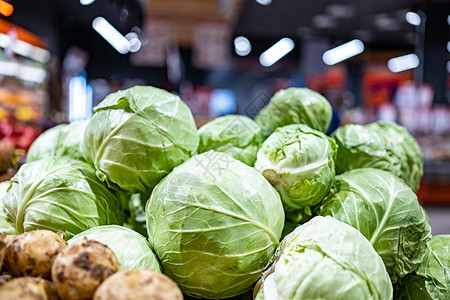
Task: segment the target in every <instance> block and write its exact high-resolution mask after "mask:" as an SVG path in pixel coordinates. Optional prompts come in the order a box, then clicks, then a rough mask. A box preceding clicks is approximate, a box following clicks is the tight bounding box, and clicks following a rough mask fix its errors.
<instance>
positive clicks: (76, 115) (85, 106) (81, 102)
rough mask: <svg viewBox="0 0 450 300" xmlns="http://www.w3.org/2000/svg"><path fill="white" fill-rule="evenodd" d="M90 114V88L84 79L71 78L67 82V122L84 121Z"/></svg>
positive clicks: (81, 77)
mask: <svg viewBox="0 0 450 300" xmlns="http://www.w3.org/2000/svg"><path fill="white" fill-rule="evenodd" d="M91 114H92V87H91V86H90V85H88V84H87V83H86V78H85V77H83V76H76V77H73V78H72V79H70V82H69V122H75V121H81V120H86V119H88V118H89V117H90V116H91Z"/></svg>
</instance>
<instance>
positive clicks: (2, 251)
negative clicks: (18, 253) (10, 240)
mask: <svg viewBox="0 0 450 300" xmlns="http://www.w3.org/2000/svg"><path fill="white" fill-rule="evenodd" d="M5 237H6V235H4V234H3V233H0V271H1V269H2V267H3V260H4V259H5V255H6V241H5Z"/></svg>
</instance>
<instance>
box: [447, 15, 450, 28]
mask: <svg viewBox="0 0 450 300" xmlns="http://www.w3.org/2000/svg"><path fill="white" fill-rule="evenodd" d="M447 23H448V25H449V26H450V15H448V16H447Z"/></svg>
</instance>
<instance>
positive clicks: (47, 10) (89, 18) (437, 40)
mask: <svg viewBox="0 0 450 300" xmlns="http://www.w3.org/2000/svg"><path fill="white" fill-rule="evenodd" d="M137 84H148V85H153V86H157V87H161V88H164V89H166V90H169V91H172V92H174V93H177V94H179V95H180V96H181V98H182V99H183V100H184V101H185V102H186V103H187V104H188V106H189V107H190V108H191V110H192V112H193V114H194V116H195V119H196V122H197V125H198V126H201V125H202V124H204V123H205V122H207V121H209V120H211V119H213V118H215V117H217V116H220V115H224V114H230V113H238V114H244V115H247V116H250V117H254V116H255V115H256V113H257V112H258V111H259V110H260V109H261V108H262V107H263V106H264V105H265V104H266V103H267V102H268V101H269V99H270V97H271V96H272V95H273V94H274V92H275V91H277V90H279V89H282V88H288V87H291V86H297V87H303V86H305V87H309V88H311V89H313V90H315V91H318V92H320V93H322V94H323V95H324V96H325V97H326V98H327V99H328V100H329V101H330V102H331V104H332V106H333V109H334V119H333V124H332V128H331V130H333V129H335V128H336V127H337V126H339V125H344V124H347V123H358V124H365V123H369V122H373V121H375V120H380V119H381V120H386V121H395V122H398V123H400V124H401V125H403V126H405V127H406V128H407V129H408V130H409V131H410V133H411V134H413V135H414V136H415V137H416V139H417V140H418V142H419V144H420V145H421V147H422V151H423V153H424V157H425V174H424V178H423V181H422V185H421V188H420V190H419V192H418V195H419V199H420V201H421V203H422V204H423V205H425V207H426V208H427V211H428V213H429V214H430V217H431V222H432V226H433V233H434V234H439V233H450V1H448V0H370V1H369V0H367V1H361V0H340V1H337V0H304V1H298V0H246V1H244V0H61V1H52V0H35V1H27V0H0V139H1V140H2V141H4V142H7V143H8V144H2V145H0V154H1V153H2V152H4V153H6V152H8V151H10V152H11V146H10V145H12V146H13V147H12V149H15V150H14V151H15V153H16V154H17V155H18V157H19V158H20V157H21V156H25V155H26V150H27V149H28V147H29V146H30V144H31V143H32V142H33V140H34V139H35V138H36V137H37V136H38V135H39V134H40V133H41V132H42V131H43V130H45V129H47V128H50V127H52V126H54V125H56V124H60V123H67V122H72V121H76V120H83V119H86V118H89V116H90V115H91V113H92V108H93V107H94V106H95V105H96V104H98V103H99V102H100V101H101V100H102V99H103V98H104V97H105V96H106V95H107V94H109V93H111V92H114V91H116V90H118V89H124V88H128V87H131V86H134V85H137ZM331 130H330V131H331ZM3 171H4V170H0V172H3ZM5 172H6V173H4V174H3V175H1V176H2V177H1V178H2V179H0V180H5V179H8V178H9V177H10V176H12V174H13V171H11V170H10V171H5Z"/></svg>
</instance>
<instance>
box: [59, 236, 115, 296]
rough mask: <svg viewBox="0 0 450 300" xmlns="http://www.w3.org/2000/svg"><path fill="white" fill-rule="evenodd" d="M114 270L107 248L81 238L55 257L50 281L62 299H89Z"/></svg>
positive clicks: (113, 262) (109, 251) (113, 258)
mask: <svg viewBox="0 0 450 300" xmlns="http://www.w3.org/2000/svg"><path fill="white" fill-rule="evenodd" d="M118 270H119V262H118V261H117V257H116V255H115V254H114V252H113V251H112V250H111V249H109V248H108V247H107V246H106V245H104V244H102V243H99V242H97V241H94V240H88V239H87V238H84V239H82V240H79V241H76V242H74V243H73V244H71V245H70V246H69V247H67V248H66V249H64V250H63V251H62V252H61V253H59V254H58V255H57V256H56V258H55V260H54V262H53V266H52V280H53V283H54V284H55V286H56V290H57V293H58V295H59V296H60V297H61V298H62V299H67V300H71V299H91V298H92V295H93V294H94V291H95V289H96V288H97V287H98V286H99V285H100V284H101V283H102V282H103V281H104V280H105V279H106V278H107V277H108V276H110V275H112V274H114V273H115V272H117V271H118Z"/></svg>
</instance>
